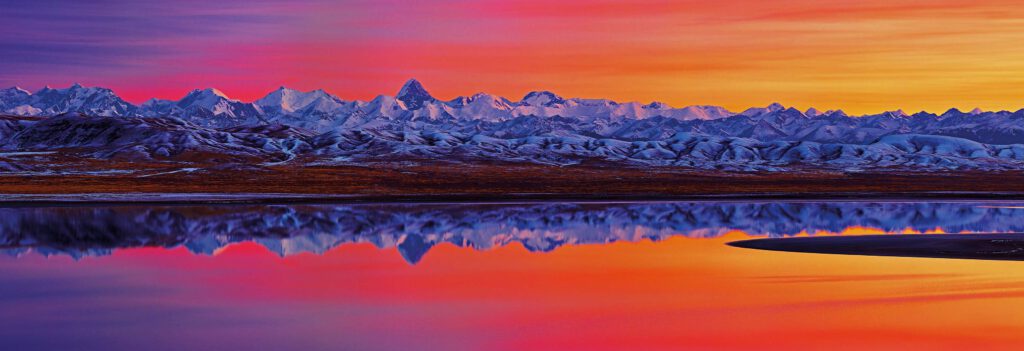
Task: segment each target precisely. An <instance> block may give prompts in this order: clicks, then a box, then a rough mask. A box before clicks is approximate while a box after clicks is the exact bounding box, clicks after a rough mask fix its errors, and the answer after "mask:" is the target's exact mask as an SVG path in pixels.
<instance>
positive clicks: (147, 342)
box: [0, 201, 1024, 350]
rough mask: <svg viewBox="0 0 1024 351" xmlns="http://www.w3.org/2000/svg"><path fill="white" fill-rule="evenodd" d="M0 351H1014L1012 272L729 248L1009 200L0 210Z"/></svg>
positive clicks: (1021, 223) (1019, 327) (1022, 322)
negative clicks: (737, 242)
mask: <svg viewBox="0 0 1024 351" xmlns="http://www.w3.org/2000/svg"><path fill="white" fill-rule="evenodd" d="M0 222H2V223H0V247H2V250H3V251H4V252H5V253H6V255H0V349H3V350H37V349H38V350H51V349H60V350H185V349H188V350H226V349H243V348H244V349H248V350H394V349H405V350H620V349H636V350H659V349H665V350H676V349H714V350H721V349H821V348H828V349H832V350H842V349H849V350H863V349H869V348H870V349H893V350H905V349H908V348H926V349H949V350H959V349H965V348H970V349H977V348H988V349H1018V348H1019V345H1021V344H1022V343H1024V313H1022V312H1024V262H1000V261H972V260H944V259H922V258H901V257H866V256H839V255H816V254H800V253H785V252H769V251H756V250H747V249H740V248H734V247H730V246H727V245H725V244H726V243H727V242H730V241H734V240H741V239H748V238H751V237H784V236H807V235H857V234H877V233H893V234H914V233H974V232H1020V231H1024V203H1020V204H1018V203H1007V202H949V203H939V202H933V201H932V202H876V203H871V202H760V203H741V202H723V203H714V202H695V203H612V204H594V203H588V204H573V203H535V204H503V205H494V204H431V205H299V206H262V205H261V206H227V205H224V206H156V207H154V206H107V207H87V206H74V207H8V208H0Z"/></svg>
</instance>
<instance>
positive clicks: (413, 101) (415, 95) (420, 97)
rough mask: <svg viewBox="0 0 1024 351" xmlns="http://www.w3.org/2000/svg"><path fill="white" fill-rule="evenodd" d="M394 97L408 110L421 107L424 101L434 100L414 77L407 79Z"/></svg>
mask: <svg viewBox="0 0 1024 351" xmlns="http://www.w3.org/2000/svg"><path fill="white" fill-rule="evenodd" d="M396 98H398V100H399V101H401V102H402V103H404V104H405V106H406V108H408V109H410V110H415V109H418V108H420V107H423V105H424V103H426V102H428V101H434V97H433V96H431V95H430V93H429V92H427V89H425V88H423V84H420V82H419V81H418V80H416V79H409V81H407V82H405V84H404V85H402V89H401V90H399V91H398V95H397V96H396Z"/></svg>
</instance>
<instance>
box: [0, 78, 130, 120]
mask: <svg viewBox="0 0 1024 351" xmlns="http://www.w3.org/2000/svg"><path fill="white" fill-rule="evenodd" d="M0 109H2V110H3V111H6V113H9V114H14V115H21V116H54V115H59V114H63V113H81V114H88V115H94V116H129V115H136V114H137V113H138V107H136V106H135V105H132V104H130V103H128V102H126V101H124V100H122V99H121V98H120V97H118V96H117V95H116V94H114V92H113V91H112V90H110V89H106V88H96V87H90V88H86V87H83V86H81V85H79V84H74V85H72V86H71V87H68V88H65V89H52V88H50V87H45V88H43V89H41V90H39V91H37V92H35V93H29V92H28V91H26V90H23V89H20V88H17V87H14V88H9V89H5V90H2V91H0Z"/></svg>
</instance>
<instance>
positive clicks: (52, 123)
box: [0, 79, 1024, 172]
mask: <svg viewBox="0 0 1024 351" xmlns="http://www.w3.org/2000/svg"><path fill="white" fill-rule="evenodd" d="M0 107H4V108H6V109H7V110H6V112H7V113H8V114H12V115H32V116H38V115H42V116H45V117H44V118H42V119H26V118H20V119H19V117H12V118H9V119H7V122H5V124H4V125H3V126H2V127H3V129H0V151H8V152H25V151H30V152H56V151H60V150H69V149H74V150H76V152H79V153H81V154H83V155H87V156H88V157H94V158H100V159H104V158H109V157H115V156H116V157H128V158H133V159H138V160H154V161H159V160H174V159H179V158H182V157H185V156H182V155H190V154H194V153H195V152H201V153H216V154H223V155H228V157H227V158H229V159H231V158H233V159H236V160H242V159H245V160H249V161H246V162H253V161H252V160H253V159H258V160H262V161H261V162H262V163H265V164H279V163H281V162H296V163H299V164H306V165H310V164H314V165H315V164H337V163H346V162H357V163H358V162H364V163H365V162H377V161H386V160H407V159H420V160H429V159H451V160H471V161H485V160H501V161H512V162H534V163H542V164H552V165H572V164H577V163H580V162H585V161H586V160H602V161H611V162H617V163H623V164H635V165H646V166H665V167H685V168H696V169H707V170H719V171H745V172H751V171H784V170H792V169H794V167H817V168H819V169H827V170H842V171H861V170H865V169H889V168H900V169H920V170H932V171H934V170H965V169H974V170H1019V169H1024V110H1021V111H1017V112H1008V111H999V112H983V111H979V110H977V109H975V110H972V111H970V112H967V113H964V112H961V111H960V110H958V109H950V110H948V111H946V112H944V113H943V114H941V115H937V114H932V113H927V112H919V113H915V114H906V113H904V112H903V111H902V110H896V111H889V112H884V113H880V114H875V115H865V116H858V117H851V116H848V115H846V114H845V113H844V112H843V111H841V110H835V111H825V112H821V111H818V110H815V109H808V110H807V111H800V110H798V109H796V108H793V107H786V106H784V105H782V104H779V103H773V104H771V105H769V106H767V107H763V108H760V107H758V108H750V109H747V110H745V111H743V112H740V113H733V112H730V111H728V110H725V109H723V108H721V107H716V106H687V107H684V108H672V107H670V106H668V105H667V104H663V103H657V102H655V103H650V104H646V105H641V104H640V103H637V102H628V103H619V102H615V101H612V100H603V99H580V98H563V97H561V96H558V95H556V94H554V93H552V92H548V91H535V92H530V93H527V94H526V95H525V96H524V97H523V98H522V99H520V100H519V101H512V100H509V99H507V98H504V97H500V96H495V95H490V94H485V93H478V94H475V95H472V96H469V97H458V98H455V99H452V100H449V101H441V100H438V99H436V98H435V97H433V96H432V95H431V94H430V93H429V92H428V90H427V89H426V88H425V87H424V86H423V85H422V84H421V83H420V82H419V81H416V80H414V79H413V80H410V81H408V82H407V83H406V84H405V85H403V86H402V88H401V89H400V90H399V92H398V94H397V95H396V96H388V95H379V96H377V97H376V98H374V99H373V100H371V101H368V102H363V101H346V100H342V99H340V98H338V97H336V96H333V95H331V94H329V93H327V92H325V91H323V90H312V91H306V92H302V91H298V90H294V89H288V88H285V87H280V88H278V89H277V90H274V91H273V92H271V93H270V94H268V95H267V96H266V97H264V98H262V99H259V100H257V101H255V102H242V101H238V100H234V99H231V98H230V97H228V96H227V95H225V94H224V93H222V92H220V91H219V90H216V89H214V88H206V89H196V90H193V91H191V92H189V93H188V94H186V95H185V96H184V97H182V98H181V99H179V100H177V101H171V100H157V99H153V100H149V101H147V102H146V103H144V104H142V105H140V106H135V105H132V104H129V103H127V102H125V101H124V100H123V99H120V98H119V97H117V95H116V94H114V93H113V91H111V90H110V89H105V88H95V87H92V88H86V87H83V86H81V85H78V84H75V85H72V86H71V87H69V88H65V89H52V88H44V89H41V90H40V91H39V92H37V93H29V92H27V91H25V90H23V89H19V88H8V89H4V90H0ZM19 112H23V113H19ZM239 162H241V161H239ZM257 163H260V162H257ZM5 164H6V165H7V166H6V167H8V168H11V169H23V168H24V167H22V165H17V164H16V162H6V163H5V162H0V166H3V165H5Z"/></svg>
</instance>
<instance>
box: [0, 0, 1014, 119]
mask: <svg viewBox="0 0 1024 351" xmlns="http://www.w3.org/2000/svg"><path fill="white" fill-rule="evenodd" d="M1015 5H1016V3H1014V2H1010V1H1002V0H986V1H966V0H939V1H914V0H887V1H881V0H866V1H811V0H793V1H751V0H727V1H714V2H707V1H660V0H643V1H630V2H625V1H609V0H599V1H559V2H551V1H536V0H528V1H518V2H510V1H490V0H485V1H460V0H444V1H419V2H406V1H327V0H303V1H296V2H289V3H287V4H285V3H279V2H268V1H244V2H243V1H222V2H217V3H216V4H211V3H207V2H199V1H182V2H169V1H135V2H128V1H109V2H102V3H99V4H97V3H90V2H76V1H52V0H51V1H39V2H33V3H32V4H21V3H19V5H18V6H11V4H5V6H4V7H5V10H4V11H3V12H2V13H0V23H2V24H0V27H2V28H3V30H2V31H0V56H2V57H4V60H5V64H4V67H5V72H4V74H3V75H2V77H0V85H3V86H11V85H20V86H23V87H25V88H29V89H37V88H41V87H42V86H44V85H47V84H49V85H54V86H64V85H67V84H70V83H72V82H81V83H83V84H86V85H101V86H107V87H111V88H113V89H114V90H115V91H116V92H117V93H118V94H120V95H122V96H124V97H126V98H127V99H128V100H131V101H133V102H141V100H143V99H146V98H149V97H152V96H157V97H161V98H170V99H177V98H180V97H181V96H182V95H184V94H185V93H186V92H187V91H188V90H191V89H194V88H197V87H207V86H215V87H217V88H219V89H221V90H223V91H224V92H226V93H227V94H228V95H231V96H232V97H235V98H239V99H242V100H253V99H256V98H258V97H260V96H262V95H263V94H265V93H267V92H268V91H270V90H272V89H274V88H276V87H278V86H280V85H287V86H290V87H294V88H298V89H317V88H323V89H326V90H327V91H329V92H331V93H334V94H336V95H338V96H340V97H342V98H345V99H363V100H366V99H371V98H373V96H374V95H376V94H380V93H387V94H393V93H394V91H396V90H397V89H398V87H399V86H400V85H401V84H402V82H404V81H405V80H406V79H408V78H410V77H416V78H418V79H419V80H421V81H423V82H425V84H426V85H427V86H428V88H429V89H431V92H432V93H434V94H435V95H437V96H438V97H440V98H445V99H448V98H454V97H456V96H459V95H469V94H473V93H475V92H479V91H487V92H489V93H494V94H499V95H504V96H508V97H509V98H513V99H517V98H519V97H521V96H522V95H523V94H525V93H526V92H528V91H531V90H535V89H550V90H553V91H555V92H557V93H559V94H562V95H565V96H578V97H608V98H613V99H617V100H622V101H633V100H636V101H642V102H648V101H651V100H659V101H664V102H667V103H670V104H672V105H676V106H683V105H694V104H714V105H723V106H725V107H727V108H729V109H733V110H742V109H744V108H747V107H750V106H763V105H767V104H768V103H770V102H773V101H778V102H781V103H783V104H786V105H787V106H788V105H792V106H796V107H798V108H801V109H802V108H807V107H812V106H813V107H816V108H818V109H822V110H824V109H844V110H846V111H847V112H849V113H874V112H880V111H884V110H895V109H903V110H905V111H908V112H913V111H918V110H922V109H924V110H930V111H933V112H942V111H944V110H945V109H947V108H950V107H957V108H961V109H971V108H974V107H981V108H983V109H986V110H1001V109H1007V110H1016V109H1019V108H1021V107H1024V103H1021V94H1020V93H1019V92H1020V91H1021V90H1022V89H1021V88H1024V80H1022V79H1021V78H1020V77H1021V76H1024V47H1022V46H1021V45H1019V43H1021V42H1024V10H1021V9H1020V7H1019V6H1015ZM146 14H160V16H147V15H146Z"/></svg>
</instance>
